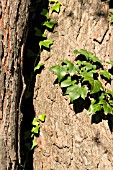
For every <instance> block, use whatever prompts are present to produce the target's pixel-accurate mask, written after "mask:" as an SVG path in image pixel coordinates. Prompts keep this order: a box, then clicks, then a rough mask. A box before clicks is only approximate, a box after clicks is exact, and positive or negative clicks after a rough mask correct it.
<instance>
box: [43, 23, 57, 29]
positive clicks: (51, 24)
mask: <svg viewBox="0 0 113 170" xmlns="http://www.w3.org/2000/svg"><path fill="white" fill-rule="evenodd" d="M56 23H57V22H56V21H45V22H44V23H43V25H45V26H46V27H48V28H50V29H52V28H53V27H54V26H55V24H56Z"/></svg>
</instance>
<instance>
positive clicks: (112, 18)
mask: <svg viewBox="0 0 113 170" xmlns="http://www.w3.org/2000/svg"><path fill="white" fill-rule="evenodd" d="M110 14H111V21H110V23H111V24H113V11H112V12H110Z"/></svg>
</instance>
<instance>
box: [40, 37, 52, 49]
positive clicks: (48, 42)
mask: <svg viewBox="0 0 113 170" xmlns="http://www.w3.org/2000/svg"><path fill="white" fill-rule="evenodd" d="M52 44H53V40H51V39H47V40H43V41H40V42H39V46H40V48H41V47H42V46H43V47H46V48H50V45H52Z"/></svg>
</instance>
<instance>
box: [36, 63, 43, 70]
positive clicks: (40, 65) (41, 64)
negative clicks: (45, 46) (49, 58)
mask: <svg viewBox="0 0 113 170" xmlns="http://www.w3.org/2000/svg"><path fill="white" fill-rule="evenodd" d="M42 66H44V64H43V63H39V64H38V65H37V66H36V67H35V68H34V71H36V70H39V69H40V68H41V67H42Z"/></svg>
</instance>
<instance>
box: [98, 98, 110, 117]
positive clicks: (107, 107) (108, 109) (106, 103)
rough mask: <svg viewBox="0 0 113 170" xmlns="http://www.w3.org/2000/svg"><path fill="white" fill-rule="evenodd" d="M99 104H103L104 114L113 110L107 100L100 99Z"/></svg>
mask: <svg viewBox="0 0 113 170" xmlns="http://www.w3.org/2000/svg"><path fill="white" fill-rule="evenodd" d="M99 104H101V105H102V107H103V109H104V114H105V115H107V114H108V113H110V112H112V110H113V108H112V107H111V106H110V105H109V103H108V102H107V101H106V100H101V101H99Z"/></svg>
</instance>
